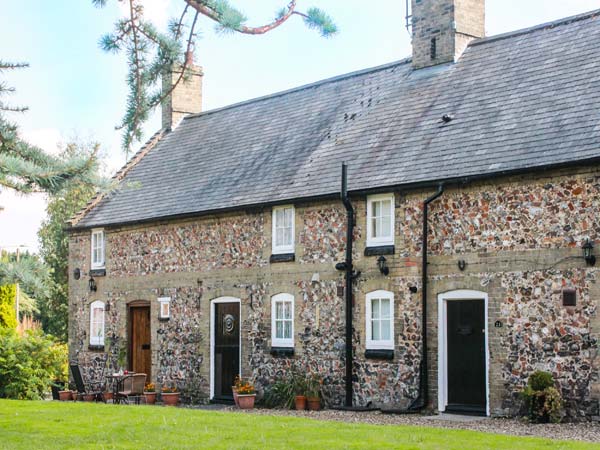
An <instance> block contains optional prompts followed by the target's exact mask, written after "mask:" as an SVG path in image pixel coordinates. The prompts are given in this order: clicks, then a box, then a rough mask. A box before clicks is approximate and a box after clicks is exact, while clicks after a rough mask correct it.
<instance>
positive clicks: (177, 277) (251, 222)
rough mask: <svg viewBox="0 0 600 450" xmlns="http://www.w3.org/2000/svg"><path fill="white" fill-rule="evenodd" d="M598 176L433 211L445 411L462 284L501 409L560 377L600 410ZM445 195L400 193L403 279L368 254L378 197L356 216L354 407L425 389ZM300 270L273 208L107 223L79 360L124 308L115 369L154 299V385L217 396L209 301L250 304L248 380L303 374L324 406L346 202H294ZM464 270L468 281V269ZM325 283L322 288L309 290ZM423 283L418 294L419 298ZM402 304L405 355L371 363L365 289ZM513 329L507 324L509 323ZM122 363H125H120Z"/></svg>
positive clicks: (520, 187)
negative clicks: (279, 246)
mask: <svg viewBox="0 0 600 450" xmlns="http://www.w3.org/2000/svg"><path fill="white" fill-rule="evenodd" d="M599 177H600V171H599V170H598V168H591V169H586V170H575V169H573V170H563V171H553V172H547V173H542V174H538V175H536V176H532V175H528V176H523V177H513V178H504V179H499V180H494V181H489V182H480V183H475V184H471V185H465V186H461V187H456V186H450V187H447V188H446V191H445V193H444V194H443V196H442V197H441V198H440V199H439V200H437V201H436V202H434V203H433V204H432V205H431V209H430V211H431V214H430V236H429V240H430V247H429V254H430V265H429V280H428V283H429V288H428V292H429V295H428V299H427V301H428V304H429V308H428V311H429V316H428V329H429V333H428V346H429V349H430V353H429V355H428V357H429V367H430V372H429V382H430V383H429V384H430V399H431V405H430V406H431V407H432V408H434V409H435V408H436V407H437V355H438V353H437V352H438V348H437V347H438V344H437V328H438V323H437V320H438V318H437V295H438V294H440V293H443V292H447V291H451V290H456V289H472V290H478V291H483V292H486V293H487V295H488V298H489V309H488V341H489V352H490V360H489V368H490V373H489V377H490V386H489V389H490V411H491V413H492V414H494V415H504V414H514V413H515V412H517V410H518V408H519V400H518V392H519V390H520V389H522V388H523V386H524V385H525V383H526V380H527V377H528V376H529V375H530V374H531V373H532V372H533V371H534V370H536V369H543V370H550V371H551V372H552V373H553V374H554V376H555V378H556V379H557V380H558V382H559V383H560V388H561V390H562V393H563V395H564V396H565V399H566V407H567V408H566V410H567V413H568V415H569V416H570V417H571V418H581V417H583V416H591V415H597V414H598V398H599V394H600V384H599V381H598V367H599V364H600V362H599V358H598V357H597V348H598V343H597V341H598V335H599V333H600V324H599V323H598V313H597V304H598V295H600V288H599V287H598V285H597V283H596V278H597V275H596V272H597V269H596V268H590V267H587V266H586V264H585V262H584V261H583V258H582V252H581V243H582V242H583V240H584V239H585V238H587V237H590V238H591V239H592V240H593V241H596V242H598V241H600V223H599V221H600V218H599V217H600V214H599V213H600V197H599V195H598V194H599V190H600V182H599V181H598V180H599V179H600V178H599ZM430 194H431V192H400V191H398V192H395V199H396V237H395V250H396V251H395V254H394V255H386V258H387V260H388V265H389V267H390V274H389V276H387V277H385V276H383V275H381V274H380V273H379V270H378V269H377V264H376V259H377V257H376V256H369V257H367V256H364V248H365V236H364V229H365V220H366V218H365V216H366V212H365V208H366V199H365V198H364V197H363V198H353V203H354V205H355V208H356V210H357V216H356V219H357V228H356V232H355V266H356V269H357V270H360V271H361V273H362V274H361V277H360V278H359V279H358V281H357V282H356V284H355V291H354V327H355V329H354V337H355V339H354V342H353V345H354V350H355V355H356V360H355V363H354V376H355V378H354V389H355V402H356V404H358V405H362V406H366V405H373V406H382V405H383V406H393V407H403V406H406V405H407V404H408V403H410V401H411V400H412V399H413V398H415V397H416V395H417V394H418V386H419V379H418V378H419V362H420V352H421V317H420V311H421V288H422V286H421V274H420V267H421V227H422V209H421V208H422V201H423V199H424V198H425V197H427V196H428V195H430ZM295 206H296V252H295V256H296V258H295V262H286V263H270V262H269V256H270V254H271V210H270V208H265V209H264V210H261V211H258V210H257V211H247V212H244V213H239V214H224V215H222V216H219V217H213V216H211V217H201V218H197V219H194V220H191V219H190V220H186V221H178V222H170V223H160V224H148V225H143V226H142V225H138V226H132V227H120V228H109V229H106V230H105V232H106V236H107V242H106V252H107V253H106V255H107V256H106V261H107V265H106V271H107V275H106V276H105V277H97V278H96V281H97V284H98V291H97V292H95V293H90V292H89V291H88V290H87V279H86V277H83V278H82V279H81V280H79V281H76V280H73V279H72V280H70V317H71V323H70V351H71V353H72V355H73V356H74V355H75V354H77V355H78V357H80V358H88V357H94V355H96V354H97V353H96V352H92V351H90V350H89V349H88V342H89V337H88V336H87V333H88V332H89V331H88V330H89V305H90V303H91V302H93V301H94V300H97V299H102V300H103V301H105V302H107V303H109V304H110V305H111V307H110V311H108V312H107V316H106V320H107V326H106V336H107V337H109V338H110V342H111V345H110V347H109V348H108V349H105V351H106V350H108V351H109V353H110V354H111V356H112V359H111V360H112V361H114V358H115V356H116V355H117V354H118V350H119V348H120V346H122V345H124V343H125V342H126V339H127V304H128V303H129V302H131V301H135V300H147V301H148V302H149V303H150V304H151V315H152V355H153V358H152V361H153V368H152V373H153V378H154V379H155V380H156V381H157V382H158V383H160V384H163V383H167V384H173V383H175V384H177V385H178V386H179V387H180V388H181V389H182V391H183V392H184V398H185V400H186V401H193V402H205V401H207V399H208V393H209V380H210V363H209V359H210V347H209V343H210V331H209V315H210V300H212V299H214V298H217V297H220V296H232V297H236V298H240V299H241V317H242V320H243V323H242V373H243V374H244V375H250V376H252V377H253V378H254V379H255V380H256V382H257V385H258V387H259V390H260V391H261V392H262V390H263V389H264V387H265V386H267V385H269V384H271V383H272V382H273V381H274V380H276V379H278V378H280V377H281V376H282V375H283V374H284V373H286V372H287V371H289V370H290V368H291V367H292V366H294V367H299V368H301V369H303V370H306V371H308V372H316V373H319V374H321V375H322V376H323V378H324V393H325V399H326V402H327V403H328V404H330V405H333V404H341V402H342V401H343V398H344V367H345V361H344V355H345V353H344V345H345V342H344V299H343V297H340V296H338V293H339V292H338V287H339V286H340V285H342V284H343V274H342V273H339V272H337V271H336V270H335V269H334V265H335V263H336V262H338V261H342V260H343V259H344V248H345V226H346V225H345V211H344V209H343V207H342V205H341V204H340V202H338V201H333V202H315V203H307V204H296V205H295ZM89 245H90V242H89V232H74V233H72V234H71V237H70V267H71V271H72V270H73V268H75V267H79V268H81V269H82V270H83V271H85V272H87V271H88V270H89V262H90V261H89V258H90V256H89ZM459 260H464V261H465V263H466V268H465V270H464V271H461V270H460V269H459V268H458V261H459ZM314 274H318V278H319V280H320V281H318V282H311V279H312V278H313V275H314ZM411 287H416V288H417V292H416V293H413V292H411V289H410V288H411ZM564 287H572V288H574V289H576V291H577V306H576V307H569V308H566V307H563V306H562V301H561V299H562V289H563V288H564ZM376 289H386V290H390V291H392V292H394V295H395V324H394V325H395V326H394V328H395V351H394V359H393V360H392V361H381V360H373V359H365V357H364V353H365V347H364V345H365V344H364V343H365V294H366V293H367V292H370V291H372V290H376ZM281 292H288V293H291V294H293V295H294V297H295V319H294V320H295V324H294V325H295V355H294V357H293V358H289V357H275V356H272V355H271V354H270V347H271V336H270V334H271V322H270V320H271V317H270V315H271V309H270V298H271V296H272V295H275V294H278V293H281ZM161 295H168V296H170V297H171V298H172V318H171V319H170V320H169V321H168V322H159V321H158V302H157V301H156V298H157V297H158V296H161ZM497 322H499V323H500V324H501V326H500V327H496V326H495V325H496V323H497ZM113 364H114V362H113Z"/></svg>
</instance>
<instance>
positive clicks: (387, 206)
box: [379, 200, 392, 217]
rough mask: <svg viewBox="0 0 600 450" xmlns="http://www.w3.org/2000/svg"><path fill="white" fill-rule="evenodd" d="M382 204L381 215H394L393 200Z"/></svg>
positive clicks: (384, 201)
mask: <svg viewBox="0 0 600 450" xmlns="http://www.w3.org/2000/svg"><path fill="white" fill-rule="evenodd" d="M379 203H380V205H381V206H380V207H381V215H382V216H388V217H389V216H391V215H392V201H391V200H383V201H381V202H379Z"/></svg>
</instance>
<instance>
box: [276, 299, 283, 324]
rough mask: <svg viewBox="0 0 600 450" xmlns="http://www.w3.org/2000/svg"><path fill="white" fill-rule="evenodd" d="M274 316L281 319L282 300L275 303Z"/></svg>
mask: <svg viewBox="0 0 600 450" xmlns="http://www.w3.org/2000/svg"><path fill="white" fill-rule="evenodd" d="M275 318H276V319H278V320H279V319H283V302H276V303H275Z"/></svg>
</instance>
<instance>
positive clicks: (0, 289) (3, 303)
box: [0, 284, 17, 329]
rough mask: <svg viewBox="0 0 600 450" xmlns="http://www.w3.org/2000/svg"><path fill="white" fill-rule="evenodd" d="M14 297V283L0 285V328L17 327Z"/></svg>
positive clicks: (15, 287) (15, 286) (15, 289)
mask: <svg viewBox="0 0 600 450" xmlns="http://www.w3.org/2000/svg"><path fill="white" fill-rule="evenodd" d="M16 298H17V285H16V284H7V285H5V286H0V328H12V329H15V328H17V312H16V309H15V301H16Z"/></svg>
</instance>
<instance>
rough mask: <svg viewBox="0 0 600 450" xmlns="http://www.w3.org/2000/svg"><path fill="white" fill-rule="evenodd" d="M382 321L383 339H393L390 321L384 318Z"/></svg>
mask: <svg viewBox="0 0 600 450" xmlns="http://www.w3.org/2000/svg"><path fill="white" fill-rule="evenodd" d="M380 323H381V339H382V340H386V341H389V340H390V339H391V328H390V321H389V320H382V321H381V322H380Z"/></svg>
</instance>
